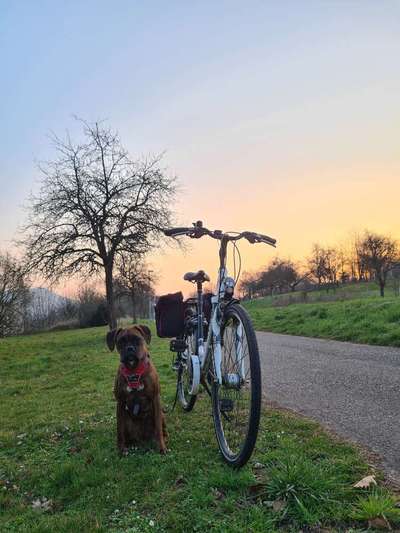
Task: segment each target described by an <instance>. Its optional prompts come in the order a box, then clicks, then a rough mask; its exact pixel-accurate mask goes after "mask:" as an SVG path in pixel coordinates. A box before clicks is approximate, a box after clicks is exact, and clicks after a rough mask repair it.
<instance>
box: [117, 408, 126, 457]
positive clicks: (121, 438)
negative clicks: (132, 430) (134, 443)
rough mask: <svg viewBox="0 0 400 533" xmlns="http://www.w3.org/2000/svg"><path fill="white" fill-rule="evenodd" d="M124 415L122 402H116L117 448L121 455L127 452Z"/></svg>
mask: <svg viewBox="0 0 400 533" xmlns="http://www.w3.org/2000/svg"><path fill="white" fill-rule="evenodd" d="M125 416H126V413H125V405H124V404H123V403H122V402H117V448H118V450H119V453H120V454H121V455H126V454H127V453H128V447H127V442H126V428H125V423H126V422H125Z"/></svg>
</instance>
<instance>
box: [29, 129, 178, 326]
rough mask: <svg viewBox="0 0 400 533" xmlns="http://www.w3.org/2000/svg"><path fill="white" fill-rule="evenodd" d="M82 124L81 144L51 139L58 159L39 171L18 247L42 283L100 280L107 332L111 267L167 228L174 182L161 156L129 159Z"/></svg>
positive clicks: (107, 133)
mask: <svg viewBox="0 0 400 533" xmlns="http://www.w3.org/2000/svg"><path fill="white" fill-rule="evenodd" d="M82 124H83V133H84V141H83V142H82V143H73V142H72V141H71V139H70V138H69V136H68V138H67V139H66V140H62V139H60V138H58V137H54V139H53V140H54V144H55V148H56V151H57V158H56V159H55V160H54V161H51V162H47V163H46V164H44V165H41V167H40V170H41V172H42V176H43V180H42V188H41V191H40V192H39V194H38V195H37V196H32V197H31V204H30V216H29V219H28V224H27V225H26V227H25V228H24V229H23V231H24V234H25V237H23V239H22V241H21V242H22V244H23V245H25V247H26V251H27V261H28V264H29V266H30V267H31V268H32V269H34V270H37V271H39V272H41V274H42V275H43V276H44V277H45V278H46V279H48V280H55V279H59V278H60V277H62V276H69V275H73V274H77V273H80V274H86V275H92V274H98V273H101V274H103V275H104V280H105V289H106V298H107V309H108V323H109V326H110V327H111V328H112V327H115V326H116V313H115V303H114V291H113V273H114V265H115V261H116V259H117V258H118V256H120V255H121V254H122V253H132V254H138V253H144V252H146V251H148V250H149V249H150V248H151V247H152V246H154V244H155V243H156V242H157V240H158V238H159V235H160V232H159V230H160V228H162V227H166V226H169V225H170V224H171V205H172V200H173V198H174V195H175V192H176V187H175V179H174V178H170V177H168V176H166V174H165V171H164V170H163V169H162V168H161V167H160V159H161V157H160V156H158V157H149V158H146V159H143V160H137V161H134V160H132V159H131V158H130V156H129V154H128V152H127V151H126V149H125V148H124V147H123V146H122V144H121V141H120V138H119V136H118V134H116V133H114V132H113V131H112V130H111V129H109V128H105V127H102V126H100V125H99V124H98V123H96V124H94V125H90V124H88V123H86V122H82Z"/></svg>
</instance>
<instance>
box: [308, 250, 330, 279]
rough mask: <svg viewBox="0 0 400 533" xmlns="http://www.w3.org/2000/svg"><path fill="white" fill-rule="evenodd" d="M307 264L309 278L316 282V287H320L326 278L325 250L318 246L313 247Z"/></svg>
mask: <svg viewBox="0 0 400 533" xmlns="http://www.w3.org/2000/svg"><path fill="white" fill-rule="evenodd" d="M307 263H308V270H309V273H310V275H311V277H312V278H314V279H315V280H316V281H317V283H318V286H321V283H322V282H323V281H325V276H326V258H325V250H324V249H323V248H322V247H321V246H320V245H319V244H314V245H313V247H312V251H311V255H310V257H309V258H308V260H307Z"/></svg>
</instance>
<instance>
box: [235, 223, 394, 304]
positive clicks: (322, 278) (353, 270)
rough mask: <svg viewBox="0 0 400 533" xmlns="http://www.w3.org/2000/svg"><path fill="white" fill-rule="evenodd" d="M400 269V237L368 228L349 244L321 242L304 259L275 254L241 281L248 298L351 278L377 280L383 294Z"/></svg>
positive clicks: (330, 285) (329, 285) (330, 284)
mask: <svg viewBox="0 0 400 533" xmlns="http://www.w3.org/2000/svg"><path fill="white" fill-rule="evenodd" d="M399 269H400V249H399V245H398V243H397V241H396V240H394V239H392V238H391V237H389V236H386V235H380V234H378V233H374V232H371V231H365V232H364V233H363V234H362V235H358V236H356V237H355V238H354V239H353V242H352V243H351V245H349V246H336V247H325V246H322V245H320V244H318V243H316V244H313V246H312V249H311V252H310V254H309V255H308V257H307V258H306V259H305V261H304V263H302V264H301V263H295V262H293V261H291V260H287V259H280V258H274V259H273V260H272V261H271V262H270V264H269V265H267V266H266V267H265V268H263V269H261V270H260V271H258V272H255V273H253V274H251V273H245V274H244V275H243V277H242V280H241V283H240V290H241V293H242V295H243V297H244V298H248V299H251V298H255V297H259V296H266V295H271V294H277V293H284V292H290V291H295V290H297V289H298V288H301V289H303V290H304V289H312V288H326V289H327V290H330V289H334V288H335V287H337V286H338V285H340V284H344V283H347V282H349V281H375V282H376V283H377V284H378V286H379V290H380V295H381V296H382V297H383V296H384V294H385V286H386V282H387V279H388V276H389V275H390V273H393V272H395V271H396V272H397V271H398V270H399Z"/></svg>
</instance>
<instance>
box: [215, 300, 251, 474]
mask: <svg viewBox="0 0 400 533" xmlns="http://www.w3.org/2000/svg"><path fill="white" fill-rule="evenodd" d="M221 344H222V362H221V371H222V385H219V384H218V382H216V381H214V383H213V385H212V389H211V392H212V408H213V418H214V427H215V433H216V437H217V441H218V445H219V448H220V451H221V453H222V456H223V458H224V460H225V461H226V462H227V463H228V464H229V465H231V466H234V467H237V468H239V467H241V466H243V465H244V464H246V463H247V461H248V460H249V458H250V456H251V454H252V453H253V450H254V446H255V444H256V440H257V434H258V427H259V423H260V411H261V370H260V357H259V353H258V345H257V338H256V335H255V332H254V328H253V325H252V323H251V320H250V317H249V315H248V314H247V312H246V310H245V309H243V307H241V306H240V305H239V304H232V305H230V306H229V307H228V308H227V309H226V310H225V314H224V318H223V322H222V326H221Z"/></svg>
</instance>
